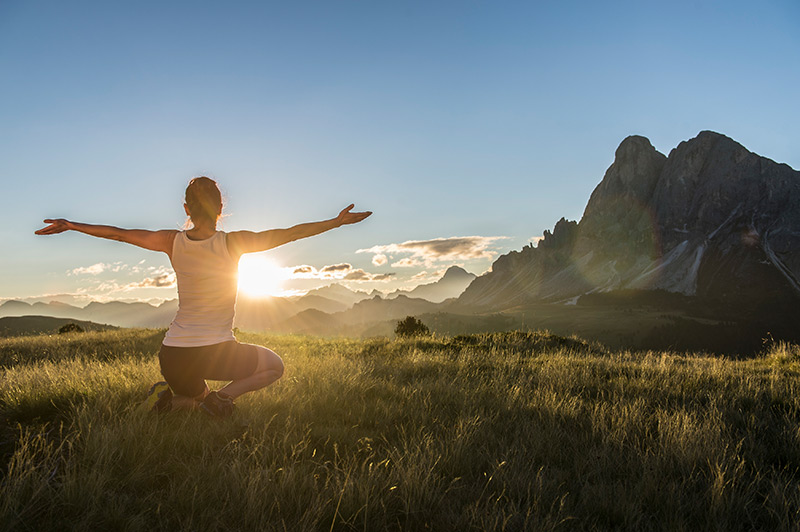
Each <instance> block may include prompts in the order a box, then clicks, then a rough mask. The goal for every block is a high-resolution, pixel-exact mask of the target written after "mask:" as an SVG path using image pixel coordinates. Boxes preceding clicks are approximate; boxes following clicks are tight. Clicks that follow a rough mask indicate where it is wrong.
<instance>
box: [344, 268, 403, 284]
mask: <svg viewBox="0 0 800 532" xmlns="http://www.w3.org/2000/svg"><path fill="white" fill-rule="evenodd" d="M393 276H394V273H377V274H375V273H369V272H365V271H364V270H362V269H358V270H352V271H350V272H349V273H348V274H347V275H345V276H344V277H343V278H342V280H343V281H355V282H364V281H388V280H389V279H391V278H392V277H393Z"/></svg>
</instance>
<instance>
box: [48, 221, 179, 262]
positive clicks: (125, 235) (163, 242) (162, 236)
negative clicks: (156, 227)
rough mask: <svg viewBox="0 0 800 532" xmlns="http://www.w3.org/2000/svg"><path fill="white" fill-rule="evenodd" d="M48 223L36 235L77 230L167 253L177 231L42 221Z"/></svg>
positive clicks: (170, 251)
mask: <svg viewBox="0 0 800 532" xmlns="http://www.w3.org/2000/svg"><path fill="white" fill-rule="evenodd" d="M44 223H46V224H50V225H48V226H47V227H43V228H41V229H39V230H38V231H36V234H37V235H57V234H59V233H63V232H64V231H78V232H79V233H85V234H87V235H90V236H96V237H98V238H107V239H109V240H118V241H120V242H126V243H128V244H133V245H134V246H139V247H140V248H144V249H150V250H152V251H163V252H164V253H166V254H167V255H169V254H170V253H172V242H173V240H174V239H175V234H176V233H177V231H172V230H168V229H165V230H162V231H148V230H146V229H121V228H119V227H114V226H111V225H95V224H83V223H79V222H71V221H69V220H64V219H63V218H58V219H47V220H45V221H44Z"/></svg>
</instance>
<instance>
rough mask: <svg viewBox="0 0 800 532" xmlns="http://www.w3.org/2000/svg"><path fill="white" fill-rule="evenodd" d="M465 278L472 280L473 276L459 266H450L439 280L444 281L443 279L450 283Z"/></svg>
mask: <svg viewBox="0 0 800 532" xmlns="http://www.w3.org/2000/svg"><path fill="white" fill-rule="evenodd" d="M466 277H469V278H474V277H475V276H474V275H473V274H471V273H469V272H468V271H467V270H465V269H464V268H462V267H461V266H450V267H449V268H447V270H446V271H445V272H444V275H442V278H441V279H439V280H440V281H444V280H445V279H447V280H448V281H450V280H456V279H461V278H466Z"/></svg>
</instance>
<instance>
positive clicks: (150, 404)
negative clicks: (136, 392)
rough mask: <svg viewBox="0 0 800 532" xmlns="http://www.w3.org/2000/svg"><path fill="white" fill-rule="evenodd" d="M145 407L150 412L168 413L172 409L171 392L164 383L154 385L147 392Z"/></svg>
mask: <svg viewBox="0 0 800 532" xmlns="http://www.w3.org/2000/svg"><path fill="white" fill-rule="evenodd" d="M144 404H145V407H146V408H147V410H149V411H151V412H159V413H161V412H169V411H170V410H171V409H172V390H170V388H169V384H167V383H166V382H164V381H161V382H157V383H155V384H154V385H153V386H152V387H151V388H150V391H149V392H147V399H145V402H144Z"/></svg>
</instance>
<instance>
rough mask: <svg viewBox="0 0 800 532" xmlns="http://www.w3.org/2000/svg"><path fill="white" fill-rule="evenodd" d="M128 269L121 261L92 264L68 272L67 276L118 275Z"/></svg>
mask: <svg viewBox="0 0 800 532" xmlns="http://www.w3.org/2000/svg"><path fill="white" fill-rule="evenodd" d="M139 264H141V263H139ZM128 269H130V266H128V265H127V264H125V263H124V262H122V261H119V262H113V263H110V262H98V263H97V264H92V265H91V266H81V267H79V268H75V269H72V270H69V271H68V272H67V273H68V274H69V275H100V274H101V273H103V272H113V273H119V272H121V271H125V270H128Z"/></svg>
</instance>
